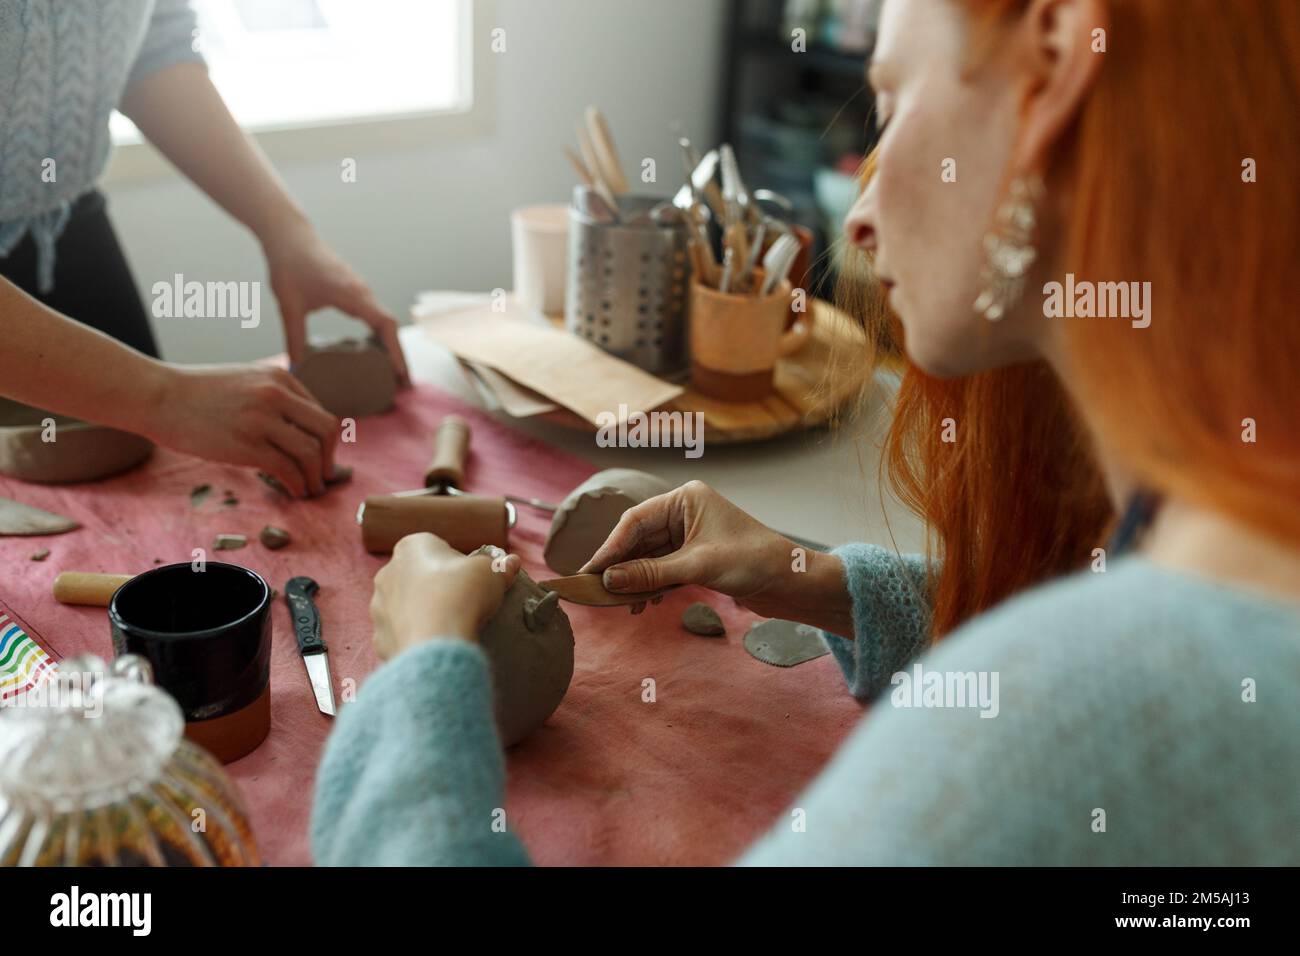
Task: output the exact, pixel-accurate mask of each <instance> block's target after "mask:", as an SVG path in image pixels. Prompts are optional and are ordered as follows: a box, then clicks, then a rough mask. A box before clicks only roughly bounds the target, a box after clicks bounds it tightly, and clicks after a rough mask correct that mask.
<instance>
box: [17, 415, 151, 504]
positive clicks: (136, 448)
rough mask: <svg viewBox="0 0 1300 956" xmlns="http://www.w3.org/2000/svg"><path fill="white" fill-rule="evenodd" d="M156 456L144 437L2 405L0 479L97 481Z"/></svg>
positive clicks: (61, 482)
mask: <svg viewBox="0 0 1300 956" xmlns="http://www.w3.org/2000/svg"><path fill="white" fill-rule="evenodd" d="M47 420H53V423H54V426H53V428H52V429H48V428H47V427H46V425H45V422H46V421H47ZM50 438H52V439H53V440H52V441H51V440H48V439H50ZM152 451H153V442H151V441H149V439H147V438H141V437H140V436H139V435H132V434H130V433H129V432H124V431H118V430H117V429H116V428H105V427H103V426H102V425H91V424H90V423H88V422H83V421H78V420H77V419H75V418H68V417H66V416H63V415H54V414H52V413H50V412H46V411H42V410H41V409H39V408H32V407H31V406H29V405H21V404H19V403H18V402H12V401H9V400H8V399H0V474H3V475H7V476H9V477H10V478H17V479H19V480H21V481H32V482H37V483H40V484H63V483H66V482H74V481H98V480H99V479H101V478H108V477H109V476H111V475H116V474H119V473H120V472H123V471H126V470H127V469H129V468H134V467H135V466H136V465H138V464H140V463H141V462H142V461H144V460H145V459H146V458H148V457H149V455H150V453H151V452H152Z"/></svg>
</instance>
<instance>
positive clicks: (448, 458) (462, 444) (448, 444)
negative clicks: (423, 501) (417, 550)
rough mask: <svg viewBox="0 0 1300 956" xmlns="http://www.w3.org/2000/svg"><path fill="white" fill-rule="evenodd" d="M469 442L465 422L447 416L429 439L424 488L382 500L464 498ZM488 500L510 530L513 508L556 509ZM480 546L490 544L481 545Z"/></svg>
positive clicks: (518, 499)
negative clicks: (501, 506) (500, 509)
mask: <svg viewBox="0 0 1300 956" xmlns="http://www.w3.org/2000/svg"><path fill="white" fill-rule="evenodd" d="M469 439H470V428H469V422H467V421H466V420H465V419H463V418H461V417H460V416H459V415H447V416H446V417H445V418H443V420H442V421H441V422H439V423H438V430H437V431H436V432H435V433H434V436H433V458H431V459H430V460H429V465H428V467H427V468H426V469H425V471H424V487H423V488H412V489H411V490H409V491H395V492H393V493H392V494H391V495H387V496H386V497H392V498H421V497H425V496H431V495H447V496H459V495H465V496H468V495H469V492H466V491H462V490H461V485H463V484H464V483H465V460H466V459H467V458H468V457H469ZM492 500H494V501H503V502H505V510H506V517H507V526H508V527H511V528H513V527H514V526H515V509H514V506H515V505H527V506H528V507H530V508H536V509H538V510H539V511H546V512H554V511H555V509H556V507H557V506H556V505H553V504H550V503H549V502H545V501H540V500H538V499H537V498H527V497H523V496H520V495H505V496H503V497H501V498H499V499H492ZM364 511H365V505H364V504H363V505H362V506H361V510H360V511H358V512H357V523H358V524H360V523H361V521H362V514H363V513H364ZM482 543H483V544H491V543H492V542H490V541H484V542H482Z"/></svg>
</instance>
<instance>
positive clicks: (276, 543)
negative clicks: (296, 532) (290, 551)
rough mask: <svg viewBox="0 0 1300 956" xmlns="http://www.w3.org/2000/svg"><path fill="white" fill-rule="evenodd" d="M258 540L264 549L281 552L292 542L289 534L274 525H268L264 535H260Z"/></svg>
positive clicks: (263, 532)
mask: <svg viewBox="0 0 1300 956" xmlns="http://www.w3.org/2000/svg"><path fill="white" fill-rule="evenodd" d="M258 539H259V540H260V541H261V542H262V546H263V547H266V548H270V549H271V550H272V551H279V550H280V549H281V548H283V547H284V546H285V545H287V544H288V543H289V541H290V538H289V532H287V531H285V530H284V529H283V528H277V527H275V526H274V525H267V526H266V527H265V528H263V529H262V533H261V534H259V535H258Z"/></svg>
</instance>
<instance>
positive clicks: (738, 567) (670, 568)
mask: <svg viewBox="0 0 1300 956" xmlns="http://www.w3.org/2000/svg"><path fill="white" fill-rule="evenodd" d="M794 547H795V545H794V544H792V543H791V542H790V541H788V540H787V539H785V538H783V537H782V536H781V535H779V534H777V533H776V532H775V531H773V530H772V529H771V528H768V527H767V526H766V525H764V524H762V523H760V522H759V521H756V520H755V519H754V518H751V517H750V516H749V515H747V514H746V513H745V512H743V511H741V510H740V509H739V508H737V507H736V506H735V505H734V504H732V503H731V502H730V501H728V500H727V499H726V498H724V497H722V496H721V495H720V494H718V493H717V492H716V491H714V490H713V489H712V488H710V487H709V486H708V485H706V484H704V483H703V482H700V481H692V482H688V483H687V484H685V485H682V487H680V488H677V489H675V490H673V491H670V492H668V493H667V494H665V495H660V496H658V497H657V498H651V499H650V500H649V501H646V502H643V503H642V504H639V505H637V506H635V507H633V508H630V509H628V510H627V511H626V512H624V514H623V517H622V518H621V519H620V520H619V522H618V525H617V526H616V527H615V528H614V530H613V531H612V532H611V533H610V535H609V538H608V539H607V540H606V541H605V543H604V544H603V545H601V546H600V548H599V550H597V551H596V553H595V554H594V555H593V556H592V558H591V560H590V561H588V562H587V563H586V565H584V566H583V568H582V572H581V573H584V574H587V573H594V572H598V571H604V580H605V587H606V588H608V589H609V590H610V591H627V592H632V593H636V592H638V591H655V590H658V589H659V588H662V587H667V586H668V585H671V584H698V585H701V586H703V587H706V588H710V589H712V590H714V591H718V592H720V593H722V594H727V595H730V596H731V597H733V598H735V599H736V601H737V602H738V603H739V604H740V605H742V606H743V607H746V608H748V609H749V610H751V611H754V612H756V613H759V614H763V615H765V616H769V617H782V616H788V613H789V598H788V596H787V593H788V591H789V589H790V588H791V587H792V586H793V585H794V584H795V583H797V582H795V581H792V575H791V558H790V553H791V549H793V548H794Z"/></svg>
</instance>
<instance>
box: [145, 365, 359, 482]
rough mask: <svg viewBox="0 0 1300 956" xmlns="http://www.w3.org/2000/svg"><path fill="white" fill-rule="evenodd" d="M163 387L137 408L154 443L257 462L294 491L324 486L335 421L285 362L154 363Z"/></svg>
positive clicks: (331, 462) (230, 461)
mask: <svg viewBox="0 0 1300 956" xmlns="http://www.w3.org/2000/svg"><path fill="white" fill-rule="evenodd" d="M158 367H159V369H160V371H161V374H162V376H163V380H162V388H161V391H160V392H159V393H157V396H156V399H155V400H153V401H150V402H148V403H147V406H146V407H144V408H143V409H141V415H142V416H143V417H144V421H143V422H142V424H144V425H145V426H146V427H145V428H144V429H143V431H144V433H145V434H146V435H147V436H148V437H149V438H152V439H153V440H154V441H156V442H157V443H158V444H160V445H165V446H166V447H168V448H173V449H175V450H176V451H181V452H185V453H187V454H190V455H197V456H198V457H200V458H207V459H209V460H211V461H222V462H226V463H228V464H232V465H245V466H247V467H249V468H256V469H258V470H259V471H264V472H266V473H267V474H269V475H272V476H273V477H275V478H276V479H277V480H278V481H279V482H280V483H281V484H282V485H284V487H285V488H287V489H288V490H289V491H290V492H291V493H292V494H294V495H297V496H299V497H302V496H306V495H319V494H322V493H323V492H324V491H325V478H326V477H328V476H333V474H334V445H335V442H336V441H337V440H338V435H339V422H338V420H337V419H336V418H335V417H334V416H333V415H331V414H330V413H329V412H327V411H325V409H323V408H321V407H320V405H319V404H317V402H316V400H315V399H314V398H312V396H311V393H309V392H308V391H307V389H305V388H304V387H303V386H302V384H301V383H300V382H299V381H298V380H297V379H296V378H294V377H293V376H292V375H290V374H289V373H288V372H286V371H285V370H284V369H280V368H271V367H269V366H258V365H195V366H177V365H161V364H160V365H159V366H158Z"/></svg>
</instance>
